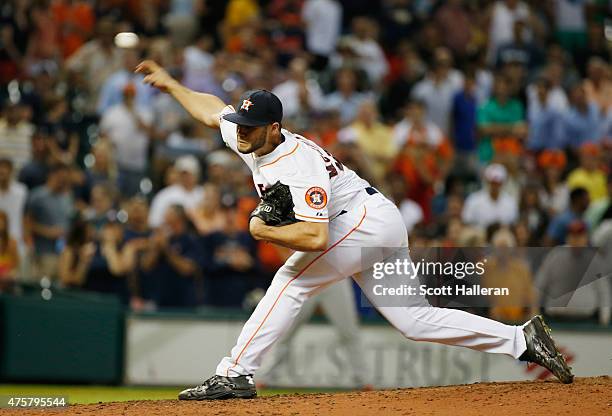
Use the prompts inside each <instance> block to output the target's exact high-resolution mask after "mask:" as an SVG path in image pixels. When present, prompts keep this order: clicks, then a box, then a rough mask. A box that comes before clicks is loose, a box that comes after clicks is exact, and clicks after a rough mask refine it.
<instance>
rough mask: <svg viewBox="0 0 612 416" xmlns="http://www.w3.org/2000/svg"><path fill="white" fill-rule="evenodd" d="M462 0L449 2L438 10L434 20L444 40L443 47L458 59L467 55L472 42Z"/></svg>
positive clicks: (468, 18)
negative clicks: (448, 49)
mask: <svg viewBox="0 0 612 416" xmlns="http://www.w3.org/2000/svg"><path fill="white" fill-rule="evenodd" d="M464 3H465V1H463V0H450V1H447V2H445V3H442V5H441V6H440V7H439V8H438V11H437V12H436V14H435V16H434V19H435V22H436V24H437V25H438V28H439V31H440V33H441V34H442V37H443V39H444V45H445V46H446V47H448V48H450V50H451V51H452V52H453V54H454V55H455V56H456V57H458V58H463V57H465V56H466V55H467V53H468V46H469V44H470V42H471V40H472V25H471V23H470V14H469V13H468V11H467V9H466V7H465V4H464Z"/></svg>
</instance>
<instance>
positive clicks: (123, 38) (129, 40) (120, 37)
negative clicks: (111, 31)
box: [115, 32, 138, 48]
mask: <svg viewBox="0 0 612 416" xmlns="http://www.w3.org/2000/svg"><path fill="white" fill-rule="evenodd" d="M115 45H116V46H117V47H119V48H135V47H136V46H138V35H137V34H136V33H133V32H120V33H117V35H115Z"/></svg>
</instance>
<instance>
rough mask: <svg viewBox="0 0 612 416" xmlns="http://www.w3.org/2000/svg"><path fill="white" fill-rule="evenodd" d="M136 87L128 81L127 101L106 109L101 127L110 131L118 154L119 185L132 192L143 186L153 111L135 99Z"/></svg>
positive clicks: (106, 133) (124, 99)
mask: <svg viewBox="0 0 612 416" xmlns="http://www.w3.org/2000/svg"><path fill="white" fill-rule="evenodd" d="M135 95H136V87H135V86H134V85H133V84H126V85H125V87H124V89H123V102H121V103H119V104H117V105H114V106H112V107H110V108H109V109H108V111H105V112H104V114H103V116H102V119H101V120H100V129H101V130H102V133H103V134H104V135H106V136H107V137H108V138H109V139H110V141H111V143H113V146H114V147H115V154H116V155H117V159H116V160H117V167H118V168H119V189H120V191H121V194H123V195H125V196H132V195H134V194H135V193H137V192H138V191H139V189H140V181H141V180H142V179H143V178H144V177H145V174H146V169H147V152H148V148H149V139H150V127H151V123H152V122H153V120H152V116H151V112H150V111H149V110H148V109H147V108H146V107H145V108H142V107H139V106H137V105H136V103H135V101H134V100H135Z"/></svg>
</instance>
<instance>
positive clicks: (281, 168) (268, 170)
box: [220, 106, 370, 222]
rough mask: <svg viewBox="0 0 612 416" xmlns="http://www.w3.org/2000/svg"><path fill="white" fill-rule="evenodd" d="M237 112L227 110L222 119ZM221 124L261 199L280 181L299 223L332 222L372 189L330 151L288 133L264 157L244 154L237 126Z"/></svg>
mask: <svg viewBox="0 0 612 416" xmlns="http://www.w3.org/2000/svg"><path fill="white" fill-rule="evenodd" d="M234 111H235V110H234V108H233V107H232V106H227V107H225V109H224V110H223V111H222V112H221V116H223V115H225V114H229V113H233V112H234ZM220 121H221V135H222V136H223V141H224V142H225V143H226V144H227V145H228V146H229V147H230V148H231V149H232V150H233V151H234V152H236V153H237V154H238V155H239V156H240V157H241V158H242V160H244V161H245V163H246V164H247V165H248V166H249V168H250V169H251V171H252V172H253V182H254V183H255V187H256V188H257V192H258V193H259V195H260V196H261V194H262V191H264V190H265V189H267V188H268V187H270V186H272V185H274V184H275V183H276V182H277V181H280V182H281V183H283V184H285V185H287V186H289V189H290V190H291V196H292V199H293V203H294V205H295V206H294V208H293V210H294V212H295V218H296V219H298V220H301V221H311V222H328V221H329V220H330V219H331V218H334V217H335V216H336V215H338V214H339V213H340V212H341V211H342V210H344V209H346V208H347V207H349V205H350V202H351V200H352V199H353V198H354V197H355V196H356V195H357V194H358V193H359V192H362V191H363V190H364V189H365V188H367V187H368V186H370V184H369V183H368V182H367V181H365V180H363V179H362V178H360V177H359V176H358V175H357V174H356V173H355V172H354V171H352V170H351V169H349V168H347V167H346V166H344V165H342V163H340V162H338V161H337V160H335V159H334V157H333V156H332V155H331V154H329V153H328V152H327V151H326V150H324V149H322V148H321V147H319V146H317V145H316V144H315V143H314V142H312V141H310V140H308V139H306V138H304V137H302V136H300V135H299V134H293V133H291V132H289V131H287V130H285V129H282V130H281V132H282V134H283V137H284V141H283V142H282V143H281V144H280V145H279V146H278V147H277V148H276V149H274V150H273V151H272V152H271V153H268V154H267V155H264V156H256V155H255V154H254V153H249V154H243V153H240V152H239V151H238V149H237V140H238V136H237V125H236V124H234V123H232V122H229V121H227V120H225V119H223V117H221V118H220Z"/></svg>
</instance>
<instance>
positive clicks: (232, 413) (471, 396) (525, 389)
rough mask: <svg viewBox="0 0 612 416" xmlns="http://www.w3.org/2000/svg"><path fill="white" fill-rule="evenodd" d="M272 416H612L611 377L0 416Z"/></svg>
mask: <svg viewBox="0 0 612 416" xmlns="http://www.w3.org/2000/svg"><path fill="white" fill-rule="evenodd" d="M5 414H6V415H56V414H57V415H61V416H72V415H97V416H111V415H112V416H116V415H125V416H141V415H142V416H144V415H146V416H170V415H181V416H191V415H194V416H195V415H216V416H225V415H227V416H238V415H251V416H260V415H261V416H273V415H316V416H322V415H326V416H327V415H331V416H334V415H350V416H360V415H368V416H369V415H375V416H383V415H419V416H422V415H453V416H463V415H483V414H491V415H494V416H520V415H530V416H532V415H543V416H553V415H555V416H556V415H564V414H567V415H575V414H581V415H589V416H595V415H612V377H610V376H600V377H591V378H577V379H576V381H575V382H574V383H573V384H561V383H559V382H557V381H540V382H528V381H526V382H504V383H477V384H470V385H462V386H446V387H423V388H409V389H396V390H380V391H369V392H353V393H335V394H290V395H279V396H270V397H260V398H256V399H251V400H225V401H202V402H182V401H181V402H179V401H178V400H176V401H174V400H160V401H153V400H152V401H132V402H115V403H101V404H90V405H73V406H70V407H69V408H67V409H47V410H23V409H22V410H0V415H5Z"/></svg>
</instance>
